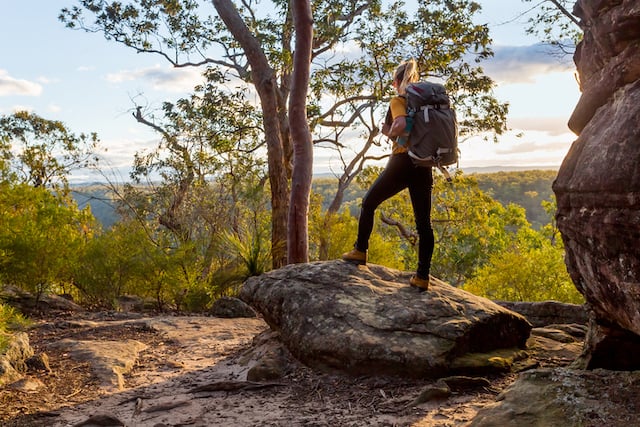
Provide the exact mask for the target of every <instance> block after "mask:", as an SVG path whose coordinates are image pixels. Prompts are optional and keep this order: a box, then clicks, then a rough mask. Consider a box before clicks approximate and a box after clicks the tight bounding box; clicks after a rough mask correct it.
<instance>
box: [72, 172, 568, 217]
mask: <svg viewBox="0 0 640 427" xmlns="http://www.w3.org/2000/svg"><path fill="white" fill-rule="evenodd" d="M556 175H557V171H555V170H527V171H513V172H492V173H474V174H472V175H471V176H473V177H475V178H476V180H477V181H478V186H479V187H480V189H481V190H482V191H484V192H486V193H487V194H488V195H490V196H491V197H492V198H493V199H495V200H497V201H499V202H500V203H502V204H503V205H507V204H509V203H514V204H517V205H520V206H522V207H523V208H525V210H526V212H527V219H528V220H529V222H530V223H531V224H532V226H533V227H534V228H536V229H537V228H539V227H541V226H542V225H544V224H545V223H546V222H547V221H548V215H547V214H546V213H545V211H544V209H543V208H542V201H543V200H550V198H551V196H552V195H553V191H552V189H551V184H552V183H553V180H554V179H555V177H556ZM454 185H455V184H454ZM335 191H336V179H335V178H326V177H322V178H315V179H314V180H313V192H314V193H316V194H319V195H321V196H322V197H323V208H325V209H326V208H327V207H328V206H329V203H331V200H332V198H333V197H334V194H335ZM365 191H366V189H363V188H360V186H358V185H357V184H356V183H354V184H353V185H351V186H350V187H349V188H348V189H347V191H346V193H345V197H344V202H345V204H344V206H349V202H355V201H357V199H359V198H361V197H362V196H364V193H365ZM73 196H74V198H75V199H76V200H77V202H78V205H79V206H80V207H81V208H82V207H84V206H86V205H87V204H89V205H91V212H92V213H93V215H94V216H95V217H96V219H97V220H98V221H100V223H101V224H102V226H103V227H104V228H105V229H106V228H110V227H111V226H112V225H113V224H114V223H115V222H117V221H118V215H117V213H116V211H115V203H114V202H113V193H112V191H111V190H110V189H108V188H107V187H106V186H103V185H100V184H91V185H86V186H83V185H80V186H76V187H74V188H73ZM351 205H353V203H352V204H351Z"/></svg>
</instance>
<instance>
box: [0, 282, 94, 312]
mask: <svg viewBox="0 0 640 427" xmlns="http://www.w3.org/2000/svg"><path fill="white" fill-rule="evenodd" d="M0 301H2V302H3V303H5V304H8V305H10V306H12V307H15V308H17V309H18V310H20V312H22V313H24V314H27V315H28V314H33V313H37V312H47V313H53V312H80V311H84V309H83V308H82V307H80V306H79V305H78V304H76V303H74V302H73V301H70V300H68V299H67V298H64V297H62V296H58V295H53V294H44V295H41V296H40V298H39V299H36V297H35V296H34V295H33V294H31V293H29V292H26V291H24V290H22V289H20V288H17V287H14V286H0Z"/></svg>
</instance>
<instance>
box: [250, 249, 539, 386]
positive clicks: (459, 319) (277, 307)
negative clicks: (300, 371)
mask: <svg viewBox="0 0 640 427" xmlns="http://www.w3.org/2000/svg"><path fill="white" fill-rule="evenodd" d="M409 277H410V274H409V273H406V272H400V271H397V270H393V269H388V268H385V267H382V266H378V265H371V264H370V265H368V266H360V267H358V266H355V265H353V264H350V263H347V262H344V261H328V262H315V263H308V264H295V265H289V266H286V267H284V268H281V269H278V270H274V271H271V272H269V273H266V274H263V275H261V276H258V277H253V278H250V279H249V280H247V281H246V282H245V284H244V285H243V287H242V290H241V292H240V297H241V298H242V299H243V300H244V301H245V302H247V303H248V304H249V305H251V306H253V307H254V308H255V309H256V310H257V311H258V312H260V313H261V314H262V316H263V317H264V320H265V321H266V322H267V323H268V324H269V326H270V327H271V328H272V329H273V330H275V331H277V332H278V333H279V334H280V338H281V340H282V342H283V343H284V344H285V346H286V347H287V348H288V350H289V351H290V352H291V353H292V354H293V355H294V356H295V357H296V358H297V359H298V360H300V361H301V362H303V363H305V364H307V365H309V366H311V367H315V368H318V369H323V370H337V371H342V372H346V373H349V374H355V375H371V374H379V375H384V374H389V375H398V376H405V377H425V378H428V377H440V376H444V375H448V374H451V373H465V372H466V371H469V370H471V371H473V370H475V371H476V372H477V371H478V370H482V368H483V367H484V368H490V367H491V365H490V364H489V365H486V364H484V365H483V363H482V361H485V362H486V361H489V362H490V363H493V364H494V365H495V366H494V367H495V368H496V369H498V370H500V369H504V368H505V367H507V368H508V366H509V365H510V364H511V363H512V362H513V354H514V353H515V354H518V353H521V352H518V351H515V352H505V351H504V349H518V348H524V347H525V345H526V341H527V338H528V337H529V333H530V331H531V325H530V324H529V322H527V320H526V319H525V318H524V317H523V316H521V315H520V314H518V313H515V312H512V311H510V310H507V309H505V308H503V307H501V306H499V305H497V304H495V303H493V302H492V301H490V300H487V299H484V298H480V297H477V296H475V295H472V294H470V293H468V292H465V291H462V290H460V289H457V288H454V287H452V286H450V285H448V284H446V283H444V282H442V281H440V280H437V279H432V284H431V286H430V288H429V290H428V291H427V292H421V291H420V290H419V289H417V288H412V287H410V286H409V285H408V280H409ZM498 350H502V351H498ZM492 352H493V353H492Z"/></svg>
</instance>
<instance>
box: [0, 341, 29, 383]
mask: <svg viewBox="0 0 640 427" xmlns="http://www.w3.org/2000/svg"><path fill="white" fill-rule="evenodd" d="M2 338H4V339H5V340H6V341H7V342H8V344H7V346H6V348H4V349H2V350H3V352H1V353H0V386H3V385H5V384H9V383H11V382H13V381H16V380H18V379H20V378H21V377H22V374H24V372H25V371H26V370H27V365H26V361H27V359H29V358H30V357H31V356H33V348H31V346H30V345H29V336H28V335H27V334H26V332H17V333H15V334H13V335H3V336H2Z"/></svg>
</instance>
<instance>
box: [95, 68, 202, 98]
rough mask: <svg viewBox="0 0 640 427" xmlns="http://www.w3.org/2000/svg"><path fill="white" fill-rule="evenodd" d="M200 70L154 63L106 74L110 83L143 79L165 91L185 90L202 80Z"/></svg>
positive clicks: (190, 88) (153, 86)
mask: <svg viewBox="0 0 640 427" xmlns="http://www.w3.org/2000/svg"><path fill="white" fill-rule="evenodd" d="M201 72H202V70H200V69H197V68H163V67H160V66H159V65H156V66H154V67H151V68H143V69H137V70H124V71H120V72H117V73H111V74H108V75H107V77H106V79H107V81H108V82H110V83H123V82H130V81H143V82H146V83H149V84H151V86H152V88H153V89H155V90H163V91H167V92H187V91H191V90H193V87H194V86H196V85H197V84H199V83H201V82H202V74H201Z"/></svg>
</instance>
